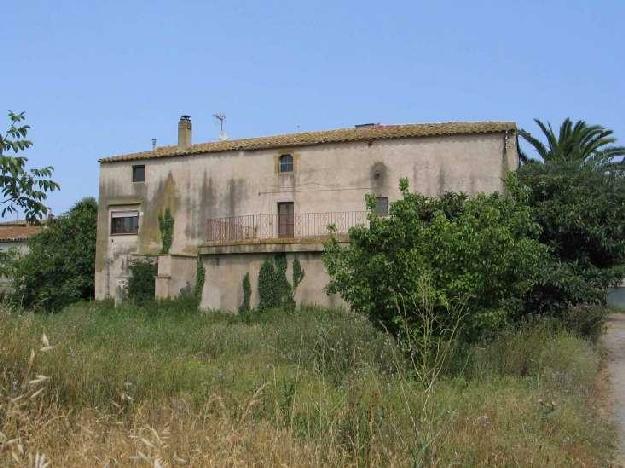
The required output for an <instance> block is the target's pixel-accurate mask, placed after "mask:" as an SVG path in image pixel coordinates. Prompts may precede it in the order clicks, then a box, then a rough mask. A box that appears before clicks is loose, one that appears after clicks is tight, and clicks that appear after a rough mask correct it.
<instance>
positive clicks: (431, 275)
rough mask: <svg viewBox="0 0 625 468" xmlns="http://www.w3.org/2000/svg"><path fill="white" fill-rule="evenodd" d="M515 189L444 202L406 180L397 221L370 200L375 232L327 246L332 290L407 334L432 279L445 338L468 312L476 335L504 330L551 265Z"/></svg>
mask: <svg viewBox="0 0 625 468" xmlns="http://www.w3.org/2000/svg"><path fill="white" fill-rule="evenodd" d="M510 185H511V187H512V188H513V189H514V196H513V195H507V194H506V195H502V194H498V193H494V194H490V195H484V194H480V195H477V196H475V197H473V198H469V197H467V196H466V195H464V194H459V193H448V194H446V195H444V196H442V197H439V198H435V197H426V196H423V195H419V194H416V193H410V191H409V190H408V182H407V181H406V180H405V179H404V180H402V181H401V183H400V189H401V192H402V199H401V200H399V201H397V202H394V203H392V204H391V208H390V215H389V216H388V217H378V216H376V215H375V210H374V208H375V200H374V199H373V198H372V197H369V198H368V201H367V205H368V209H369V212H370V214H369V221H370V225H369V227H366V226H358V227H354V228H352V229H351V230H350V232H349V238H350V241H351V242H350V244H349V246H347V247H341V246H340V244H339V243H338V241H337V240H336V239H333V240H331V241H329V242H328V243H327V244H326V251H325V254H324V257H323V258H324V262H325V265H326V268H327V270H328V273H329V274H330V277H331V282H330V284H329V286H328V289H329V291H330V292H336V293H339V294H340V295H341V296H342V297H343V298H344V299H345V300H346V301H347V302H348V303H349V304H350V305H351V306H352V308H353V309H354V310H356V311H358V312H361V313H363V314H366V315H367V316H368V317H369V318H370V319H371V320H372V321H373V322H374V323H377V324H379V325H381V326H383V327H384V328H386V329H388V330H390V331H391V332H393V333H395V334H397V333H399V332H400V331H401V327H402V326H404V325H405V324H408V326H410V327H418V326H419V317H420V316H421V314H420V312H419V310H417V309H418V307H419V304H421V303H422V302H423V298H421V297H420V296H419V290H420V288H419V285H420V284H422V283H423V280H424V278H426V279H427V284H428V285H429V288H428V289H430V288H431V289H432V290H433V292H434V293H433V294H429V293H428V294H429V296H430V299H431V300H433V301H434V302H435V304H434V308H435V310H436V311H437V313H438V314H439V318H440V320H438V321H437V327H438V328H439V330H440V331H441V332H442V330H444V329H445V328H447V327H449V326H451V325H452V324H451V322H450V321H451V320H453V318H452V317H451V316H450V314H449V311H450V310H451V311H458V310H462V311H463V314H464V315H465V319H464V334H465V336H466V337H469V338H475V337H477V336H478V335H481V334H483V333H486V332H489V331H493V330H496V329H497V328H499V327H500V326H501V325H503V324H504V323H506V322H507V321H509V320H511V319H514V318H515V316H517V315H518V314H519V313H520V312H521V306H522V304H523V300H524V297H525V294H526V293H527V292H528V291H529V290H530V289H531V288H532V287H533V286H534V285H535V283H536V281H537V279H538V277H539V272H540V269H541V268H542V266H543V265H544V263H545V262H546V261H547V260H548V259H549V253H548V249H547V248H546V247H545V246H544V245H541V244H540V243H539V242H538V240H537V238H538V235H539V227H538V226H537V224H536V223H535V222H534V221H533V220H532V216H531V211H530V210H529V208H528V207H527V205H526V204H525V203H524V201H523V188H522V187H520V186H518V184H517V185H516V186H515V185H514V183H513V182H512V181H511V182H510ZM430 299H428V300H430Z"/></svg>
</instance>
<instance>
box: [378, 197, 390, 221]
mask: <svg viewBox="0 0 625 468" xmlns="http://www.w3.org/2000/svg"><path fill="white" fill-rule="evenodd" d="M375 202H376V203H375V214H377V215H378V216H388V197H376V198H375Z"/></svg>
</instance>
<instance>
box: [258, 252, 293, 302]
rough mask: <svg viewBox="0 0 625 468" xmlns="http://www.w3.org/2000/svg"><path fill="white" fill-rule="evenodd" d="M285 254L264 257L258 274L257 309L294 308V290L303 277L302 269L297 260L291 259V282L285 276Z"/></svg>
mask: <svg viewBox="0 0 625 468" xmlns="http://www.w3.org/2000/svg"><path fill="white" fill-rule="evenodd" d="M286 270H287V260H286V255H284V254H278V255H276V256H275V257H273V258H268V259H266V260H265V261H264V262H263V264H262V265H261V267H260V272H259V274H258V297H259V304H258V309H259V310H266V309H272V308H279V307H282V308H285V309H294V308H295V299H294V295H295V290H296V289H297V286H299V284H300V283H301V281H302V279H303V278H304V270H303V269H302V266H301V264H300V262H299V260H297V259H295V260H294V261H293V284H292V285H291V284H290V283H289V280H288V279H287V277H286Z"/></svg>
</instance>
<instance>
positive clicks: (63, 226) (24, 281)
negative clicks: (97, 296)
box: [9, 198, 98, 311]
mask: <svg viewBox="0 0 625 468" xmlns="http://www.w3.org/2000/svg"><path fill="white" fill-rule="evenodd" d="M97 211H98V205H97V202H96V201H95V200H94V199H93V198H85V199H83V200H81V201H80V202H78V203H76V205H74V207H73V208H72V209H70V210H69V212H67V213H66V214H64V215H62V216H59V217H58V218H56V219H54V220H50V221H49V222H48V223H47V224H46V226H45V228H44V229H43V230H42V231H41V232H40V233H38V234H37V235H35V236H33V237H31V238H30V239H29V240H28V249H29V251H28V253H27V254H26V255H24V256H22V257H17V258H16V259H15V260H14V261H13V262H12V263H11V266H10V268H9V270H10V276H11V280H12V291H11V293H10V299H11V300H12V302H15V303H18V304H20V305H23V306H24V307H29V308H34V309H39V310H46V311H56V310H59V309H61V308H62V307H64V306H66V305H68V304H70V303H72V302H75V301H78V300H81V299H91V298H93V293H94V275H95V245H96V224H97Z"/></svg>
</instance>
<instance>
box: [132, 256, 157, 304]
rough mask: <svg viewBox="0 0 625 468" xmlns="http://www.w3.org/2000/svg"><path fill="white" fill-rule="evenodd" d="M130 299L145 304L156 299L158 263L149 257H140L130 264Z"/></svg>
mask: <svg viewBox="0 0 625 468" xmlns="http://www.w3.org/2000/svg"><path fill="white" fill-rule="evenodd" d="M128 269H129V270H130V277H129V278H128V299H130V300H131V301H133V302H134V303H135V304H138V305H143V304H146V303H148V302H152V301H153V300H154V292H155V291H154V289H155V283H154V278H155V277H156V270H157V265H156V263H154V262H153V261H152V260H149V259H139V260H135V261H133V262H132V263H131V264H130V265H128Z"/></svg>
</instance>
